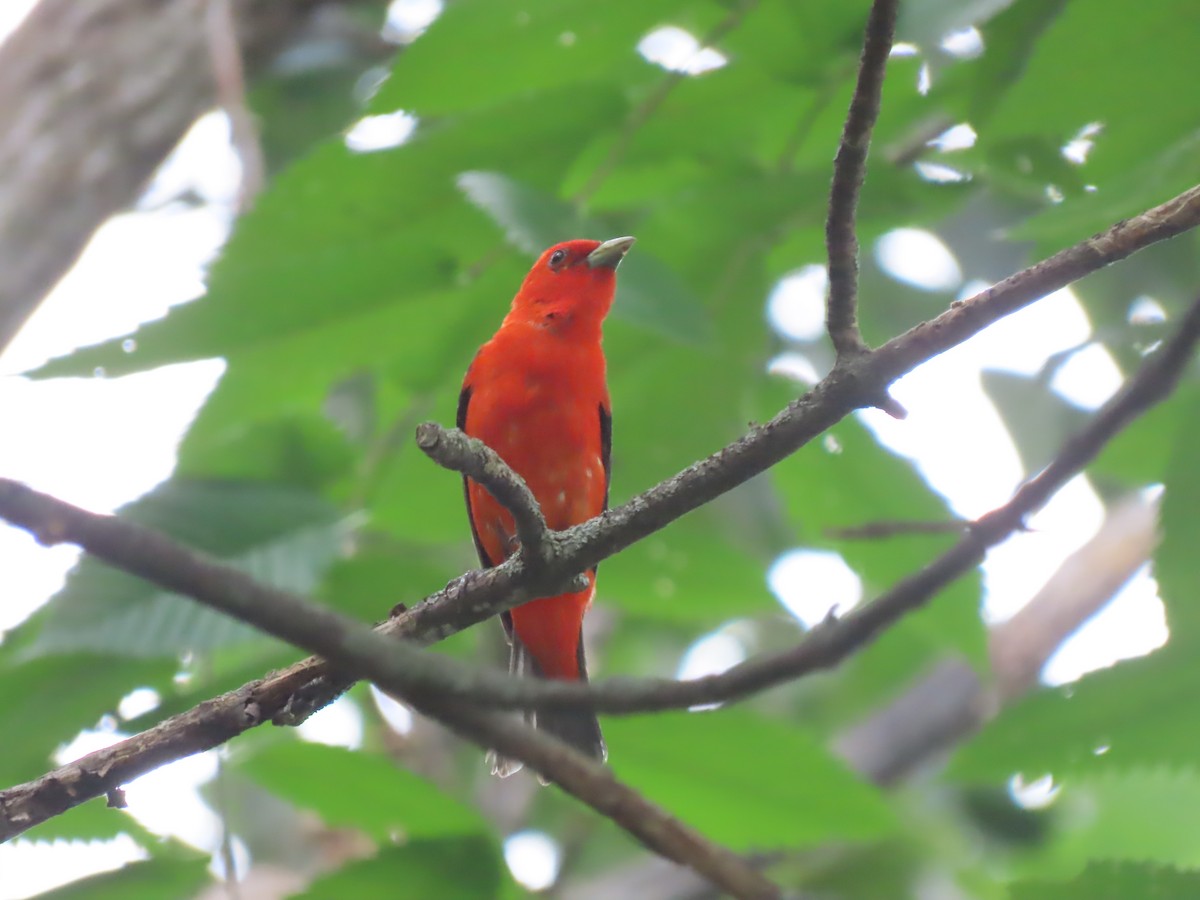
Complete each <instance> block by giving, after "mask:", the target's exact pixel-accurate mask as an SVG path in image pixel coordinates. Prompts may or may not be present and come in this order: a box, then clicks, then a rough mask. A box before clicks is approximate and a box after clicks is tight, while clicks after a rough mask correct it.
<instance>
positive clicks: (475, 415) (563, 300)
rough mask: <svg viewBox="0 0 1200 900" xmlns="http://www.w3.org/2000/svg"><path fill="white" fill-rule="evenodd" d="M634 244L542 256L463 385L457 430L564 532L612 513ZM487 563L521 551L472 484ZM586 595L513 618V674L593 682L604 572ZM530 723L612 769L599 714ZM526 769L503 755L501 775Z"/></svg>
mask: <svg viewBox="0 0 1200 900" xmlns="http://www.w3.org/2000/svg"><path fill="white" fill-rule="evenodd" d="M631 246H633V238H631V237H619V238H613V239H612V240H610V241H605V242H604V243H600V242H599V241H584V240H576V241H566V242H565V243H562V244H556V245H554V246H553V247H551V248H550V249H548V250H547V251H546V252H545V253H543V254H542V255H541V257H539V258H538V261H537V262H536V263H535V264H534V266H533V268H532V269H530V270H529V274H528V275H526V276H525V280H524V282H522V284H521V288H520V290H518V291H517V295H516V296H515V297H514V298H513V302H512V308H511V309H510V310H509V313H508V315H507V316H505V318H504V321H503V322H502V323H501V325H500V329H499V330H498V331H497V332H496V334H495V335H494V336H493V337H492V339H491V340H489V341H488V342H487V343H486V344H484V345H483V346H482V347H480V348H479V352H478V353H477V354H476V355H475V359H474V360H473V361H472V362H471V366H470V368H469V369H468V370H467V375H466V378H465V379H464V380H463V387H462V394H461V395H460V397H459V401H458V427H459V428H461V429H462V430H463V431H464V432H466V433H467V434H468V435H470V436H472V437H476V438H479V439H480V440H481V441H483V442H484V443H485V444H487V445H488V446H489V447H491V448H492V449H493V450H495V451H496V452H497V453H498V454H499V455H500V457H501V459H503V460H504V461H505V462H506V463H508V465H509V466H510V467H511V468H512V469H513V471H515V472H516V473H517V474H518V475H520V476H521V477H522V478H524V479H525V483H526V484H527V485H529V489H530V490H531V491H532V492H533V496H534V497H536V498H537V501H538V503H539V504H540V505H541V508H542V513H543V514H544V515H545V517H546V524H547V525H548V526H549V527H550V528H553V529H555V530H561V529H564V528H569V527H571V526H572V525H578V524H580V523H581V522H586V521H587V520H588V519H590V518H592V517H593V516H597V515H599V514H600V513H601V512H603V511H604V510H605V509H607V508H608V484H609V475H610V472H611V463H610V460H611V450H612V412H611V406H610V404H609V398H608V385H607V383H606V380H605V363H604V350H603V348H602V347H601V325H602V323H603V322H604V317H605V316H606V315H607V314H608V310H609V307H610V306H612V301H613V294H614V291H615V290H616V271H617V266H618V265H620V263H621V260H622V259H623V258H624V257H625V254H626V252H628V250H629V248H630V247H631ZM463 489H464V492H465V493H466V499H467V515H468V517H469V518H470V521H471V533H472V535H473V536H474V538H475V549H476V550H477V551H478V553H479V561H480V562H481V563H482V564H483V565H484V566H485V567H490V566H496V565H499V564H500V563H501V562H503V561H504V560H505V559H507V558H508V557H509V556H510V555H511V554H512V553H514V552H515V551H516V550H517V549H518V545H517V539H516V528H515V526H514V524H513V519H512V516H511V515H510V514H509V512H508V511H507V510H506V509H505V508H504V507H503V506H501V505H500V504H499V503H497V502H496V500H495V498H493V497H492V495H491V494H490V493H488V492H487V490H486V489H485V488H483V487H481V486H480V485H479V484H477V483H475V482H474V481H472V480H470V479H469V478H465V477H464V478H463ZM587 579H588V586H587V588H585V589H584V590H582V591H575V592H572V593H567V594H559V595H558V596H555V597H541V598H539V599H536V600H531V601H529V602H528V603H524V604H522V605H521V606H518V607H516V608H515V609H513V610H512V611H511V612H507V613H504V614H503V615H502V616H501V620H502V622H503V624H504V632H505V635H506V636H507V638H508V641H509V645H510V647H511V650H510V656H509V671H510V672H512V673H514V674H530V675H533V676H536V677H540V678H564V679H568V680H577V681H586V680H587V664H586V662H585V660H584V655H583V634H582V627H583V615H584V613H585V612H586V611H587V608H588V606H589V605H590V604H591V602H592V596H593V595H594V594H595V592H596V570H595V569H591V570H590V571H588V573H587ZM526 718H527V719H528V720H530V721H531V722H532V723H533V724H534V726H535V727H537V728H539V729H541V730H543V731H546V732H548V733H550V734H552V735H554V736H555V737H557V738H559V739H560V740H562V741H565V742H566V743H568V744H570V745H571V746H572V747H575V748H576V749H577V750H579V751H581V752H583V753H585V754H587V755H588V756H591V757H594V758H596V759H599V760H603V759H604V758H605V757H606V755H607V750H606V748H605V746H604V738H603V737H602V736H601V734H600V723H599V722H597V721H596V716H595V714H594V713H592V712H590V711H588V710H542V711H540V712H537V713H529V714H527V716H526ZM520 767H521V766H520V763H518V762H515V761H513V760H509V759H504V758H501V757H497V756H493V758H492V772H493V774H496V775H500V776H502V777H503V776H507V775H511V774H512V773H513V772H516V771H517V770H518V769H519V768H520Z"/></svg>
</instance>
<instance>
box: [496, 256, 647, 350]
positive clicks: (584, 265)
mask: <svg viewBox="0 0 1200 900" xmlns="http://www.w3.org/2000/svg"><path fill="white" fill-rule="evenodd" d="M633 241H634V239H633V238H631V237H619V238H613V239H612V240H608V241H604V242H600V241H585V240H575V241H564V242H563V243H561V244H555V245H554V246H553V247H551V248H549V249H548V250H546V251H545V252H544V253H543V254H542V255H541V256H540V257H538V261H537V262H536V263H534V264H533V268H532V269H530V270H529V274H528V275H526V276H525V281H524V282H522V284H521V289H520V290H519V291H517V295H516V297H514V298H513V306H512V313H511V314H510V315H511V316H516V317H520V318H522V319H526V320H530V321H534V322H536V323H537V324H539V325H542V326H544V327H549V328H553V329H555V330H558V329H571V330H574V329H575V328H577V327H580V326H584V327H586V326H595V327H599V325H600V323H601V322H602V321H603V320H604V317H605V316H606V315H608V310H609V307H611V306H612V301H613V294H614V293H615V291H616V287H617V266H619V265H620V264H621V260H622V259H624V258H625V254H626V253H628V252H629V248H630V247H632V246H633Z"/></svg>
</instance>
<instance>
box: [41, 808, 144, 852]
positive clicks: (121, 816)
mask: <svg viewBox="0 0 1200 900" xmlns="http://www.w3.org/2000/svg"><path fill="white" fill-rule="evenodd" d="M122 834H126V835H129V836H130V837H132V838H133V839H134V840H136V841H137V842H138V844H140V845H141V846H142V847H144V848H146V849H147V850H149V851H150V852H151V853H153V852H154V851H155V849H156V848H157V847H158V845H159V843H160V839H159V838H158V836H156V835H154V834H152V833H151V832H150V831H148V830H147V829H146V828H145V826H143V825H142V823H141V822H139V821H138V820H137V819H136V818H134V817H133V816H132V815H130V814H129V813H128V812H127V811H125V810H120V809H111V808H109V806H108V804H107V800H106V799H105V798H104V797H97V798H96V799H94V800H88V801H87V802H86V803H81V804H79V805H78V806H73V807H71V808H70V809H68V810H67V811H66V812H64V813H61V814H60V815H57V816H54V817H53V818H51V819H47V820H46V821H45V822H43V823H42V824H41V825H36V826H34V827H33V828H30V829H29V830H28V831H26V832H24V833H23V834H22V835H21V840H24V841H59V840H67V841H79V840H84V841H102V840H110V839H112V838H115V837H117V836H118V835H122Z"/></svg>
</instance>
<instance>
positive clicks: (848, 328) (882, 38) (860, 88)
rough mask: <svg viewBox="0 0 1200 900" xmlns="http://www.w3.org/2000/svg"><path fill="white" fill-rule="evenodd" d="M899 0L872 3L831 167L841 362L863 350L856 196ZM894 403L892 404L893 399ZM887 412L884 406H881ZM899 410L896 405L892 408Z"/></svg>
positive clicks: (833, 329)
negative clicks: (851, 94) (853, 82)
mask: <svg viewBox="0 0 1200 900" xmlns="http://www.w3.org/2000/svg"><path fill="white" fill-rule="evenodd" d="M899 5H900V4H899V0H875V3H874V4H873V5H872V6H871V14H870V17H869V18H868V19H867V30H866V37H865V40H864V42H863V51H862V59H861V60H860V61H859V65H858V83H857V84H856V85H855V86H854V96H853V97H852V98H851V100H850V111H849V112H848V113H847V115H846V124H845V126H844V127H843V129H842V142H841V144H840V145H839V146H838V152H837V157H836V158H835V159H834V163H833V184H832V185H831V187H830V189H829V217H828V219H827V220H826V222H825V246H826V250H827V252H828V254H829V303H828V306H827V307H826V313H825V323H826V327H827V328H828V330H829V338H830V340H831V341H833V347H834V349H835V350H836V351H837V355H838V357H839V358H841V357H846V356H853V355H854V354H857V353H862V352H864V351H865V350H866V349H867V346H866V344H865V343H863V339H862V334H861V333H860V332H859V330H858V313H857V310H856V307H857V305H858V235H857V233H856V231H855V224H854V221H855V216H856V215H857V212H858V194H859V191H860V190H861V189H862V184H863V180H864V179H865V178H866V174H867V152H868V151H869V150H870V147H871V131H872V130H873V129H874V128H875V120H876V119H878V118H879V105H880V97H881V96H882V95H883V76H884V72H885V71H886V69H887V60H888V54H890V53H891V52H892V40H893V35H894V34H895V32H896V10H897V8H898V7H899ZM893 402H894V401H893ZM883 408H884V409H885V411H888V410H887V407H883ZM895 409H896V410H898V407H895Z"/></svg>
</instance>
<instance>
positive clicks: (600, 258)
mask: <svg viewBox="0 0 1200 900" xmlns="http://www.w3.org/2000/svg"><path fill="white" fill-rule="evenodd" d="M634 240H635V239H634V238H631V237H619V238H613V239H612V240H611V241H605V242H604V243H603V244H601V245H600V246H599V247H597V248H596V249H595V250H593V251H592V252H591V253H589V254H588V255H587V264H588V268H589V269H615V268H616V267H617V266H619V265H620V264H621V260H623V259H624V258H625V254H626V253H628V252H629V248H630V247H632V246H633V242H634Z"/></svg>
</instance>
